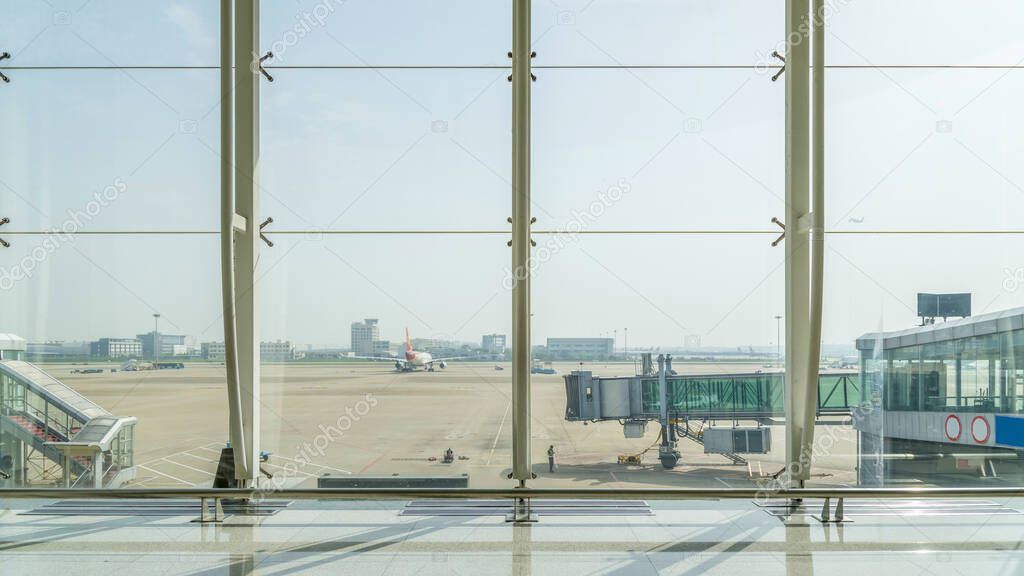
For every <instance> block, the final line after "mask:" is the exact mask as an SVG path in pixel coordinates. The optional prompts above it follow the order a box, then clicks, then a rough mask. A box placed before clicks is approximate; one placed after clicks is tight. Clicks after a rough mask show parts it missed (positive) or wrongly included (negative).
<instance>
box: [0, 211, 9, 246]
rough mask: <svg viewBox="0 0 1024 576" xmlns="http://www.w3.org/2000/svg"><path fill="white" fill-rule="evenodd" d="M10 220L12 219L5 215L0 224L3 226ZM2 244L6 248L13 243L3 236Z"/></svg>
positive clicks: (0, 219)
mask: <svg viewBox="0 0 1024 576" xmlns="http://www.w3.org/2000/svg"><path fill="white" fill-rule="evenodd" d="M10 221H11V219H10V218H8V217H6V216H4V217H3V218H0V226H3V225H4V224H7V223H9V222H10ZM0 246H3V247H4V248H10V247H11V244H10V242H8V241H7V240H4V239H3V238H0Z"/></svg>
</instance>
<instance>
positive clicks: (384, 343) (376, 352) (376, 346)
mask: <svg viewBox="0 0 1024 576" xmlns="http://www.w3.org/2000/svg"><path fill="white" fill-rule="evenodd" d="M371 355H372V356H391V341H390V340H374V341H373V352H371Z"/></svg>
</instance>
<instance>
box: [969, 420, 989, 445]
mask: <svg viewBox="0 0 1024 576" xmlns="http://www.w3.org/2000/svg"><path fill="white" fill-rule="evenodd" d="M991 433H992V428H991V427H990V426H989V425H988V420H985V417H984V416H975V417H974V419H973V420H971V437H972V438H974V441H975V442H977V443H978V444H984V443H985V442H988V436H989V434H991Z"/></svg>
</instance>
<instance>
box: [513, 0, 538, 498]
mask: <svg viewBox="0 0 1024 576" xmlns="http://www.w3.org/2000/svg"><path fill="white" fill-rule="evenodd" d="M530 25H531V22H530V0H513V3H512V270H514V271H515V272H514V273H515V282H514V284H513V287H512V477H513V478H515V479H517V480H519V485H520V486H525V484H526V481H527V480H529V479H531V478H532V477H533V471H532V470H531V466H530V220H531V216H530V82H531V81H532V80H531V76H530V74H531V72H530V68H531V58H530V54H531V49H530Z"/></svg>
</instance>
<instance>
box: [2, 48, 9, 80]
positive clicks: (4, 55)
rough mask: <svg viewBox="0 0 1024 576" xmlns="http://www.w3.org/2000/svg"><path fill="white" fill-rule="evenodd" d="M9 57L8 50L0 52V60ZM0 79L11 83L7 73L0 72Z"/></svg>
mask: <svg viewBox="0 0 1024 576" xmlns="http://www.w3.org/2000/svg"><path fill="white" fill-rule="evenodd" d="M10 57H11V53H10V52H4V53H2V54H0V60H7V59H8V58H10ZM0 80H3V81H4V84H10V83H11V79H10V78H8V77H7V75H6V74H4V73H3V72H0Z"/></svg>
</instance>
